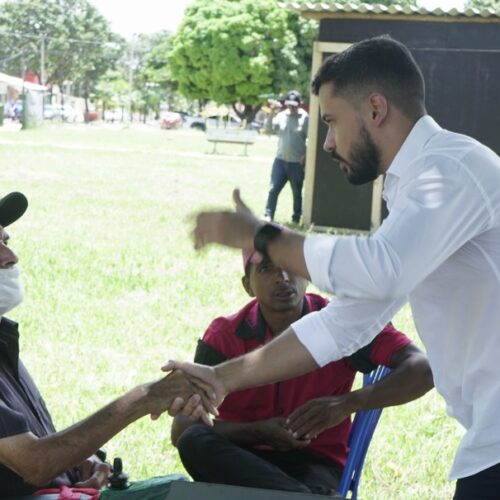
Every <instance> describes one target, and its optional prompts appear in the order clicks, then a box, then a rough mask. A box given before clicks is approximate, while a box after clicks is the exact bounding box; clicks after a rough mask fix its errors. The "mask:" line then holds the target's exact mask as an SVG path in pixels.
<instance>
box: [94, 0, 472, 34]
mask: <svg viewBox="0 0 500 500" xmlns="http://www.w3.org/2000/svg"><path fill="white" fill-rule="evenodd" d="M89 1H90V3H92V4H93V5H94V6H95V7H97V8H98V9H99V11H100V12H101V14H102V15H103V16H104V17H105V18H107V19H108V20H109V21H110V22H111V28H112V30H113V31H115V32H116V33H119V34H120V35H122V36H124V37H125V38H130V37H131V36H132V35H133V34H134V33H155V32H157V31H161V30H168V31H171V32H175V31H176V30H177V27H178V26H179V24H180V22H181V20H182V17H183V15H184V9H185V8H186V7H187V6H188V5H189V4H190V3H192V2H193V0H89ZM463 3H464V2H463V0H418V4H419V5H422V6H424V7H427V8H429V9H435V8H436V7H441V8H442V9H449V8H452V7H460V8H462V7H463Z"/></svg>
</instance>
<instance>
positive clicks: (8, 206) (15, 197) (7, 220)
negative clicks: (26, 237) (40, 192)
mask: <svg viewBox="0 0 500 500" xmlns="http://www.w3.org/2000/svg"><path fill="white" fill-rule="evenodd" d="M27 208H28V199H27V198H26V196H24V194H23V193H18V192H14V193H9V194H8V195H6V196H4V197H3V198H2V199H0V226H3V227H7V226H8V225H9V224H12V223H13V222H15V221H16V220H17V219H19V218H20V217H22V215H23V214H24V212H26V209H27Z"/></svg>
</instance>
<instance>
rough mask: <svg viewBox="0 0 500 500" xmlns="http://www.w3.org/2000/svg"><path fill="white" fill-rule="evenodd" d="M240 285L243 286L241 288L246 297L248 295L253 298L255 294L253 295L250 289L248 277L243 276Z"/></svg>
mask: <svg viewBox="0 0 500 500" xmlns="http://www.w3.org/2000/svg"><path fill="white" fill-rule="evenodd" d="M241 284H242V285H243V288H244V289H245V290H246V292H247V293H248V295H250V297H255V293H253V290H252V287H251V286H250V280H249V279H248V276H243V277H242V278H241Z"/></svg>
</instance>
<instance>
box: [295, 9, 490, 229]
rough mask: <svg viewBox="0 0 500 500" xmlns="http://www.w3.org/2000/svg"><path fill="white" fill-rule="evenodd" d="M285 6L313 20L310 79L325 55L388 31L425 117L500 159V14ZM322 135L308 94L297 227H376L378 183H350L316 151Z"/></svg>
mask: <svg viewBox="0 0 500 500" xmlns="http://www.w3.org/2000/svg"><path fill="white" fill-rule="evenodd" d="M286 5H287V8H290V9H293V10H296V11H299V12H300V13H301V14H302V15H303V16H304V17H307V18H312V19H317V20H319V40H318V41H317V42H315V44H314V50H313V62H312V75H314V74H315V73H316V71H317V69H318V68H319V66H320V64H321V61H322V60H323V59H324V58H325V57H327V56H328V55H330V54H333V53H337V52H339V51H342V50H343V49H345V48H347V47H348V46H349V45H350V44H351V43H353V42H356V41H359V40H362V39H364V38H369V37H372V36H377V35H382V34H390V35H391V36H392V37H393V38H396V39H398V40H400V41H401V42H403V43H404V44H405V45H407V46H408V48H409V49H410V50H411V52H412V54H413V56H414V57H415V59H416V61H417V63H418V64H419V66H420V68H421V69H422V72H423V74H424V78H425V82H426V104H427V110H428V112H429V114H430V115H431V116H433V118H434V119H435V120H436V121H437V122H438V123H439V124H440V125H441V126H442V127H444V128H446V129H449V130H453V131H455V132H461V133H464V134H467V135H470V136H472V137H475V138H476V139H478V140H479V141H481V142H483V143H484V144H486V145H488V146H489V147H490V148H492V149H493V150H494V151H496V153H498V154H500V11H499V12H495V11H492V10H489V9H486V10H483V11H478V10H477V9H467V10H465V11H459V10H457V9H452V10H449V11H443V10H441V9H439V8H438V9H434V10H428V9H425V8H422V7H420V8H418V7H407V6H405V7H401V6H390V7H387V6H384V5H368V4H362V5H350V4H345V5H340V4H337V3H330V4H326V3H320V4H305V5H304V4H300V5H299V4H294V3H293V2H288V3H287V4H286ZM325 135H326V126H325V125H324V124H323V123H322V122H321V121H320V116H319V105H318V99H317V97H315V96H313V95H311V100H310V122H309V139H308V152H307V159H306V180H305V196H304V223H305V224H306V225H312V224H313V225H315V226H316V227H319V228H321V227H325V228H329V227H334V228H343V229H349V230H356V231H370V230H373V229H375V228H377V227H378V226H379V225H380V222H381V219H382V217H383V212H384V207H383V203H382V197H381V193H382V183H383V179H382V178H381V177H380V178H379V179H377V180H376V181H375V182H373V183H370V184H367V185H364V186H352V185H350V184H349V183H348V182H347V181H346V179H345V178H344V174H343V173H342V172H341V171H340V170H339V169H338V168H336V166H335V165H334V164H333V162H332V159H331V157H330V156H329V155H328V154H327V153H325V152H324V151H323V148H322V146H323V142H324V139H325Z"/></svg>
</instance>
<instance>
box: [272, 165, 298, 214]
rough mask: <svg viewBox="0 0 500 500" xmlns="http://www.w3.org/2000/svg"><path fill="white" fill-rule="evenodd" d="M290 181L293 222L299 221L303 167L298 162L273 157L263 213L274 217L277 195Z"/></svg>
mask: <svg viewBox="0 0 500 500" xmlns="http://www.w3.org/2000/svg"><path fill="white" fill-rule="evenodd" d="M288 181H290V186H291V187H292V194H293V215H292V220H293V221H294V222H299V221H300V216H301V215H302V185H303V184H304V167H303V166H302V165H301V164H300V163H292V162H288V161H284V160H281V159H279V158H275V159H274V163H273V168H272V170H271V187H270V189H269V195H268V197H267V205H266V211H265V215H266V216H267V217H271V219H274V212H276V205H277V204H278V196H279V194H280V193H281V190H282V189H283V187H284V186H285V184H286V183H287V182H288Z"/></svg>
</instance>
